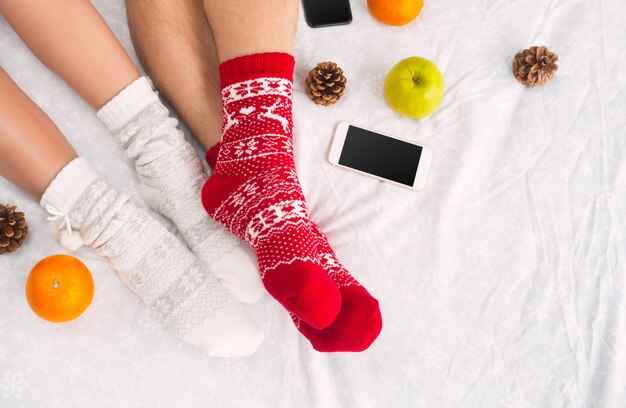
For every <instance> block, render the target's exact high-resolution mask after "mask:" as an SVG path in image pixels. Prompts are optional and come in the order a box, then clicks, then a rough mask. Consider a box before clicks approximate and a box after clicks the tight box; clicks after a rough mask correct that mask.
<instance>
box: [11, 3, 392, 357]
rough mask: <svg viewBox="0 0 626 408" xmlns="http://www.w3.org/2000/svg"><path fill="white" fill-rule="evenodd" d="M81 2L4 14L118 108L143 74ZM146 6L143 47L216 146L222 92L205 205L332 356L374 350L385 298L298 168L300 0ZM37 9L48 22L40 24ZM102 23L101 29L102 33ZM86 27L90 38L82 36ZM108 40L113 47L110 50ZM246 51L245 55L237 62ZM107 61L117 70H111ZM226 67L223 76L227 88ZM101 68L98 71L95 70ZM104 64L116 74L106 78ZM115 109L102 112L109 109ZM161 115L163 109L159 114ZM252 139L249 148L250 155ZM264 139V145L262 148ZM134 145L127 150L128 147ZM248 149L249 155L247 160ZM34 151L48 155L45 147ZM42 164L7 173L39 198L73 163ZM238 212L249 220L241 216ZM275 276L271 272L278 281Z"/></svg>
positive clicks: (47, 59)
mask: <svg viewBox="0 0 626 408" xmlns="http://www.w3.org/2000/svg"><path fill="white" fill-rule="evenodd" d="M79 3H80V6H81V8H83V9H84V10H83V13H82V15H81V13H79V12H77V9H78V7H77V6H76V4H75V3H72V4H71V5H68V4H65V3H63V2H61V1H60V0H57V1H54V2H49V1H48V2H44V1H43V0H36V1H32V2H28V3H23V2H22V3H20V2H18V3H16V2H9V1H8V0H0V12H2V13H3V14H4V15H5V17H6V18H7V20H8V21H9V22H10V23H11V24H12V25H13V27H14V28H15V29H16V31H17V32H18V33H19V34H20V36H21V37H22V38H23V39H24V41H25V42H26V43H27V44H28V45H29V46H30V47H31V48H32V49H33V50H34V52H35V53H36V54H37V55H38V56H39V57H40V59H41V60H42V61H43V62H44V63H45V64H46V65H47V66H48V67H50V68H51V69H52V70H54V71H55V72H56V73H57V74H59V75H60V76H61V77H62V78H64V79H65V80H66V81H67V82H68V83H69V84H70V85H71V86H72V87H73V88H74V89H75V90H76V91H77V92H78V93H79V94H81V95H82V96H83V97H84V98H85V100H86V101H87V102H88V103H90V104H91V105H92V106H93V107H94V108H96V109H100V108H102V105H103V104H104V103H106V105H107V106H109V104H110V102H109V103H107V101H108V100H110V98H111V97H112V96H113V95H116V94H117V93H118V92H120V90H121V89H124V91H123V93H124V92H126V91H127V90H128V88H125V87H126V86H127V85H128V84H129V83H131V82H132V83H133V84H134V83H135V79H136V78H137V77H138V73H137V71H136V69H134V67H132V64H131V63H130V60H129V59H128V57H127V56H126V54H125V53H124V52H123V50H121V47H120V46H119V44H117V42H116V41H114V39H111V38H112V34H111V33H110V31H109V30H108V28H106V25H105V24H104V23H103V22H102V20H101V19H99V16H98V19H95V18H92V19H90V20H91V21H88V22H86V20H85V16H86V15H91V16H94V13H95V10H94V9H93V8H91V10H90V11H88V10H86V9H87V8H89V7H90V4H89V3H86V0H82V2H79ZM141 3H142V2H141V1H136V2H135V1H129V2H128V6H129V20H130V22H131V31H132V33H133V38H134V40H135V45H136V47H137V49H138V50H139V54H140V55H141V57H142V60H143V62H144V64H145V65H146V67H147V69H148V71H149V72H150V73H151V74H152V76H153V78H154V81H155V83H156V84H157V86H158V87H159V88H160V90H161V91H162V92H163V93H164V95H165V96H166V97H167V98H168V99H169V100H170V102H172V104H173V105H174V106H175V108H176V109H177V110H178V111H179V113H180V114H181V116H182V117H183V119H184V120H185V121H186V123H187V125H188V126H189V127H190V128H191V129H192V131H193V133H194V134H195V135H196V137H197V138H198V139H199V141H200V143H201V144H202V145H203V146H204V147H205V148H207V149H208V148H210V147H211V146H212V145H214V144H215V143H216V142H217V141H218V140H219V139H220V137H219V136H220V133H221V132H220V131H219V125H218V124H219V123H220V115H219V111H220V104H219V99H220V98H219V93H218V92H217V90H218V89H220V88H221V91H222V98H223V100H224V101H225V102H224V108H223V112H224V115H225V122H224V124H225V127H224V135H223V137H222V139H221V142H222V144H221V145H222V147H221V149H220V150H219V151H220V153H219V156H217V159H216V160H217V161H216V170H215V173H214V175H213V177H212V178H211V179H210V180H209V181H208V182H207V183H206V185H205V188H204V190H203V202H204V204H205V208H207V211H208V212H209V213H210V214H211V215H212V216H214V217H215V218H216V219H218V221H220V222H221V223H222V224H223V225H226V226H227V227H228V229H229V230H231V231H232V232H235V233H236V234H237V235H238V236H239V237H240V238H242V239H244V238H245V239H246V241H248V243H250V244H251V245H252V246H253V247H254V249H255V250H256V252H257V255H258V256H259V261H260V262H259V263H260V267H261V273H262V276H264V277H265V278H264V283H265V286H266V288H267V289H268V290H269V291H270V293H272V295H274V297H276V299H278V300H279V301H281V303H282V304H283V305H284V306H285V307H286V308H287V310H289V311H290V312H291V313H292V317H293V319H294V323H295V324H296V326H297V327H298V329H299V330H300V331H301V332H302V333H303V334H305V336H306V337H307V338H309V340H311V342H312V344H313V345H314V347H315V348H317V349H318V350H322V351H338V350H343V351H357V350H363V349H364V348H367V347H368V346H369V344H371V342H372V341H373V340H374V339H375V338H376V336H377V335H378V332H379V331H380V328H381V318H380V312H379V309H378V302H377V301H376V300H375V299H374V298H373V297H371V295H369V293H368V292H367V291H366V290H365V289H364V288H363V287H362V286H360V285H359V284H358V282H356V280H354V278H352V276H350V275H349V273H348V272H347V271H346V270H345V269H344V268H343V266H341V264H340V263H339V261H338V260H337V259H336V257H335V255H334V253H333V252H332V249H331V248H330V246H329V245H328V242H327V240H326V238H325V237H324V235H323V234H322V233H321V232H320V231H319V229H318V228H317V226H315V225H314V224H313V223H311V222H310V220H309V218H308V214H307V210H306V205H305V203H304V197H303V195H302V191H301V188H300V185H299V182H298V180H297V176H296V175H295V167H294V162H293V145H292V129H293V122H292V119H291V110H292V109H291V98H292V76H293V58H292V57H291V56H290V55H288V54H289V53H290V52H291V49H292V43H293V37H294V34H295V21H296V13H297V1H296V0H272V1H268V2H254V1H252V0H232V1H229V2H222V1H220V0H205V1H204V2H203V3H198V2H190V3H188V2H182V1H181V2H180V3H176V4H172V3H167V2H164V1H163V2H144V3H145V4H141ZM199 11H203V13H199ZM95 14H97V13H95ZM203 15H204V16H205V17H206V19H204V18H203V17H202V16H203ZM30 16H38V17H37V18H35V22H33V18H32V17H30ZM94 17H95V16H94ZM38 19H39V20H41V19H43V20H45V21H37V20H38ZM81 20H82V21H81ZM96 20H97V21H96ZM96 23H98V24H97V25H100V26H102V27H100V28H101V29H99V30H93V25H95V24H96ZM34 27H36V28H34ZM60 27H61V28H60ZM87 32H89V33H90V34H89V35H86V36H84V37H81V34H84V33H87ZM105 41H113V42H114V43H115V44H109V46H108V47H101V42H105ZM51 42H52V44H50V43H51ZM82 51H89V52H86V53H84V54H83V53H82ZM252 54H257V55H252ZM76 55H79V56H80V57H78V58H77V57H76ZM207 56H208V57H207ZM238 56H242V58H241V59H238V58H235V57H238ZM85 57H87V58H85ZM104 60H106V61H107V62H108V63H110V64H111V65H110V66H106V67H105V68H103V67H102V62H103V61H104ZM218 63H220V64H221V65H219V75H220V76H221V80H222V82H221V84H220V85H219V86H218V83H217V79H218V72H217V71H218V65H217V64H218ZM92 68H96V69H95V71H94V72H95V74H94V73H93V72H90V70H91V69H92ZM126 68H128V69H126ZM101 69H104V70H106V71H107V73H108V74H109V75H108V76H107V75H105V76H101V75H100V74H101ZM111 73H113V74H112V75H111ZM94 83H98V85H97V86H94ZM13 88H15V87H14V86H13ZM242 92H243V93H242ZM144 93H145V92H144ZM120 95H121V94H120ZM120 95H118V96H116V97H115V98H114V99H117V98H119V97H120ZM242 95H243V96H242ZM107 106H105V107H104V108H102V109H100V112H99V115H101V114H102V113H103V111H104V110H106V108H107ZM126 106H132V104H126ZM146 109H147V108H146ZM156 110H157V111H159V109H156ZM113 111H115V109H113ZM118 111H119V109H118ZM161 112H162V110H161ZM155 115H157V116H158V115H160V114H159V113H158V112H155ZM113 116H115V115H113ZM122 116H123V115H122ZM106 117H109V119H111V117H110V116H109V115H102V116H101V119H103V121H104V122H105V123H107V126H109V129H111V130H112V131H113V128H115V126H112V125H111V124H112V121H109V120H105V118H106ZM0 119H1V118H0ZM163 119H164V122H163V123H161V122H160V123H158V124H154V127H153V130H154V131H155V132H157V133H158V132H163V131H164V128H167V127H168V125H167V124H166V123H165V122H167V120H166V119H165V118H163ZM169 123H170V124H171V121H170V122H169ZM144 125H145V122H144V121H141V120H140V121H138V122H137V126H130V128H128V129H125V130H122V132H121V135H119V136H120V139H121V140H123V141H124V143H126V142H128V143H129V144H130V145H132V144H133V142H132V140H133V139H134V140H135V141H137V137H136V136H137V133H141V132H142V128H144V127H145V126H144ZM161 125H162V126H161ZM148 127H149V128H151V126H148ZM52 128H54V126H46V127H45V128H43V127H42V128H41V129H30V130H31V131H38V132H35V133H40V134H42V133H45V132H46V131H48V132H53V131H52V130H51V129H52ZM144 130H145V129H144ZM228 130H230V131H228ZM57 133H58V131H57ZM114 133H115V132H114ZM57 136H59V137H56V138H54V137H51V138H50V140H54V141H56V142H59V143H60V141H61V140H62V137H60V135H58V134H57ZM155 136H156V135H155ZM161 136H162V134H160V136H158V137H156V138H155V137H152V138H151V139H152V141H153V142H156V143H154V144H155V148H154V149H153V150H152V151H151V152H149V153H150V154H149V155H151V157H154V155H158V154H159V153H161V149H158V148H156V147H157V145H159V141H160V140H161ZM170 136H172V135H171V134H170ZM139 138H140V139H141V141H140V142H138V143H136V145H135V146H134V147H133V146H131V149H132V150H134V153H131V155H133V154H138V155H139V156H141V152H140V150H141V148H142V146H143V142H146V141H148V139H146V138H145V137H144V136H141V135H140V136H139ZM175 139H176V137H173V138H169V139H168V140H169V141H170V142H172V143H174V142H176V140H175ZM31 141H32V142H35V141H36V140H31ZM65 143H66V142H65ZM168 143H169V142H168ZM244 145H245V146H248V147H246V148H245V149H243V150H242V149H241V148H242V146H244ZM160 146H165V147H169V146H170V145H169V144H167V143H166V144H165V145H163V144H161V145H160ZM259 146H260V147H262V151H261V150H260V151H258V152H257V153H253V152H254V151H255V150H257V148H258V147H259ZM68 147H69V146H66V147H65V148H63V149H59V151H63V152H65V153H67V156H66V160H65V162H66V163H67V161H69V160H71V159H72V158H73V157H75V154H74V153H73V151H71V148H68ZM47 148H48V149H49V148H50V146H47V145H46V146H43V148H40V149H38V150H39V155H40V156H46V155H47V153H46V150H45V149H47ZM233 149H234V151H233ZM0 150H2V149H0ZM213 150H214V151H217V150H216V149H215V148H214V149H213ZM126 151H127V154H128V153H129V151H130V150H129V149H127V150H126ZM224 151H226V153H223V152H224ZM229 151H230V152H229ZM244 152H245V153H244ZM146 153H148V152H146ZM179 153H180V152H179ZM242 153H243V154H245V155H247V157H239V156H238V155H239V154H242ZM0 155H2V156H3V155H6V152H3V153H0ZM233 155H235V156H237V157H235V156H233ZM144 156H145V155H144ZM0 158H2V157H0ZM32 158H33V159H35V160H37V159H38V158H40V157H38V156H37V154H35V155H33V157H32ZM144 158H146V157H144ZM274 159H276V160H274ZM139 160H140V161H141V157H139ZM248 160H250V161H248ZM10 163H11V164H15V165H16V166H14V167H13V170H12V173H14V172H15V169H17V172H19V171H20V170H23V168H21V169H20V167H19V166H20V164H23V163H20V162H10ZM43 163H44V165H42V166H40V167H39V170H38V171H37V172H35V174H30V175H29V176H27V177H26V176H24V177H13V176H12V174H8V175H7V178H9V179H11V180H13V181H15V182H16V184H18V185H19V186H20V187H22V188H23V189H25V190H27V191H30V192H32V193H33V194H34V195H36V196H37V195H39V194H41V186H46V185H47V183H48V182H49V180H50V179H51V178H52V177H54V174H56V172H58V167H59V165H61V166H62V163H63V160H56V159H55V160H48V161H45V160H44V161H43ZM60 163H61V164H60ZM144 163H145V164H147V165H148V166H147V167H151V168H152V170H155V171H156V172H157V173H159V172H160V170H161V169H164V168H170V169H172V168H173V166H172V165H173V163H167V164H168V166H159V165H156V166H155V165H154V163H153V162H152V161H151V160H148V161H144ZM179 163H180V161H179ZM150 164H152V165H151V166H150ZM214 164H215V163H214ZM248 164H249V165H248ZM136 167H137V161H136ZM63 171H65V170H63ZM138 172H139V169H138ZM161 173H162V172H161ZM150 177H152V176H150ZM140 178H141V173H140ZM20 183H21V184H20ZM268 183H269V184H268ZM191 190H193V189H188V191H187V193H189V192H190V191H191ZM254 192H257V193H254ZM96 193H97V192H96ZM186 197H187V199H188V200H186V202H191V201H193V199H194V197H193V195H190V194H186ZM44 198H45V197H44ZM242 200H243V201H242ZM183 201H185V200H183ZM153 208H154V206H153ZM225 208H226V210H224V209H225ZM240 212H243V213H245V214H246V216H245V217H243V218H242V217H240V216H239V215H236V213H240ZM169 218H172V217H169ZM172 220H173V221H174V222H175V224H176V221H175V220H174V218H172ZM235 224H237V225H235ZM177 226H179V225H178V224H177ZM179 229H180V226H179ZM181 232H183V236H185V232H184V231H181ZM188 241H189V240H188ZM263 264H266V266H268V267H267V268H265V267H264V266H263ZM267 271H270V272H272V273H270V274H269V275H270V278H267V276H268V274H266V272H267ZM279 271H280V272H281V273H279Z"/></svg>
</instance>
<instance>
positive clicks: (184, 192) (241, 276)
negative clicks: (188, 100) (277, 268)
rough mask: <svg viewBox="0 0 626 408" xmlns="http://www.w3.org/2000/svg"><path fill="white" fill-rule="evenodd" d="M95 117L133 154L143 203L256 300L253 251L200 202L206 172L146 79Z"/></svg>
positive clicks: (259, 290)
mask: <svg viewBox="0 0 626 408" xmlns="http://www.w3.org/2000/svg"><path fill="white" fill-rule="evenodd" d="M98 117H99V118H100V119H101V120H102V121H103V122H104V124H105V125H106V126H107V127H108V128H109V130H110V131H111V133H113V135H114V136H115V137H116V138H117V139H119V140H120V142H121V144H122V147H123V148H124V150H125V152H126V155H127V157H128V158H130V159H132V160H133V162H134V164H135V169H136V170H137V174H138V175H139V180H140V181H141V192H142V196H143V198H144V199H145V201H146V203H147V204H148V205H149V206H150V207H152V208H153V209H154V210H156V211H158V212H160V213H161V214H163V215H164V216H166V217H167V218H169V219H171V220H172V222H173V223H174V225H176V227H177V228H178V230H179V231H180V232H181V234H182V235H183V237H184V238H185V240H186V241H187V243H188V244H189V247H190V249H191V251H192V252H194V253H195V254H196V255H197V256H198V257H199V258H200V259H201V260H202V261H204V262H205V263H206V264H207V265H208V266H209V268H210V270H211V272H213V274H214V275H215V276H216V277H217V278H218V280H219V281H220V283H222V285H224V287H226V288H227V289H229V290H230V291H231V292H233V294H234V295H235V297H237V299H239V300H240V301H241V302H244V303H253V302H255V301H257V300H258V299H259V298H260V297H261V295H262V294H263V292H264V289H263V285H262V284H261V279H260V276H259V272H258V268H257V264H256V257H255V255H254V253H253V252H252V251H251V250H250V249H249V248H248V247H247V246H245V245H243V243H242V242H241V240H239V239H238V238H237V237H235V236H234V235H232V234H231V233H230V232H228V231H226V230H225V229H224V228H222V226H220V225H219V224H218V223H216V222H215V221H213V219H211V218H210V217H209V216H208V214H207V213H206V211H205V210H204V208H203V207H202V202H201V200H200V190H201V189H202V186H203V185H204V183H205V182H206V180H207V178H208V175H207V173H206V172H205V170H204V167H203V166H202V161H201V160H200V157H199V156H198V154H197V153H196V151H195V149H194V148H193V146H192V145H191V144H190V143H189V142H188V141H187V140H186V139H185V135H184V134H183V132H182V131H181V130H180V129H178V127H177V125H178V121H177V120H176V119H174V118H172V117H171V116H170V115H169V111H168V110H167V108H166V107H165V106H164V105H163V103H161V101H160V100H159V97H158V94H157V93H156V92H155V91H154V90H153V89H152V87H151V85H150V81H149V79H148V78H146V77H141V78H139V79H137V80H135V81H134V82H133V83H131V84H130V85H129V86H128V87H126V88H125V89H124V90H123V91H122V92H120V93H119V94H118V95H117V96H115V97H114V98H113V99H111V101H109V102H108V103H107V104H106V105H105V106H104V107H103V108H102V109H100V111H98Z"/></svg>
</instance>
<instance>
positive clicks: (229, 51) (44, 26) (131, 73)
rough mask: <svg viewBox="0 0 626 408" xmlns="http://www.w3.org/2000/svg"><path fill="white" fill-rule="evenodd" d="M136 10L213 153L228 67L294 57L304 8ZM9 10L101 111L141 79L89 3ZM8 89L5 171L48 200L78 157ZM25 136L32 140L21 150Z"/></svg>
mask: <svg viewBox="0 0 626 408" xmlns="http://www.w3.org/2000/svg"><path fill="white" fill-rule="evenodd" d="M127 7H128V15H129V24H130V27H131V30H132V35H133V40H134V41H135V45H136V48H137V52H138V54H139V56H140V58H141V60H142V63H143V64H144V67H145V68H146V70H147V71H148V73H149V74H151V75H152V79H153V81H154V82H155V84H156V85H157V88H158V89H159V90H160V91H161V92H162V93H163V95H164V96H165V97H166V98H167V99H168V100H169V101H170V102H171V103H172V104H173V105H174V107H175V108H176V110H177V111H178V113H179V114H180V115H181V117H182V119H183V120H184V121H185V123H186V124H187V126H188V127H189V128H190V129H191V131H192V133H193V134H194V135H195V137H196V138H197V139H198V141H199V142H200V144H201V145H202V147H204V148H205V149H207V150H208V149H209V148H210V147H212V146H213V145H215V144H216V143H217V142H218V141H219V139H220V136H221V132H220V127H221V123H222V116H221V97H220V91H219V74H218V64H219V62H221V61H225V60H227V59H230V58H233V57H237V56H239V55H246V54H252V53H256V52H263V51H283V52H291V49H292V47H293V38H294V35H295V25H296V16H297V8H298V3H297V1H296V0H271V1H262V2H258V1H253V0H233V1H228V2H224V1H220V0H206V1H204V3H202V2H201V1H200V0H190V1H185V0H175V1H168V0H156V1H150V0H129V1H128V2H127ZM205 10H206V12H205ZM0 13H1V14H3V15H4V17H5V18H6V19H7V21H8V22H9V23H10V24H11V26H12V27H13V28H14V29H15V31H16V32H17V33H18V35H19V36H20V37H21V38H22V40H23V41H24V42H25V43H26V45H28V47H29V48H30V49H31V50H32V51H33V53H34V54H35V55H36V56H37V57H38V58H39V59H40V60H41V61H42V62H43V63H44V64H45V65H46V66H47V67H48V68H50V69H51V70H52V71H54V72H55V73H56V74H57V75H59V76H60V77H61V78H63V80H65V81H66V82H67V83H68V84H69V85H70V86H71V87H72V88H73V89H74V90H75V91H76V92H77V93H78V94H79V95H81V97H82V98H83V99H84V100H85V101H86V102H87V103H89V104H90V105H91V106H92V107H93V108H94V109H100V108H102V106H104V104H105V103H106V102H108V101H109V100H111V98H113V97H114V96H115V95H117V94H118V93H119V92H120V91H121V90H122V89H124V88H125V87H126V86H127V85H128V84H130V83H131V82H132V81H134V80H135V79H137V78H138V77H139V76H140V74H139V72H138V71H137V68H136V67H135V66H134V64H133V63H132V61H131V60H130V58H129V57H128V55H127V54H126V52H125V51H124V49H123V48H122V46H121V45H120V44H119V42H118V41H117V39H116V38H115V36H114V35H113V33H112V32H111V30H110V29H109V27H108V26H107V25H106V23H105V22H104V21H103V20H102V18H101V16H100V15H99V14H98V12H97V10H96V9H95V8H94V7H93V6H92V5H91V3H90V2H89V1H88V0H79V1H72V2H66V1H63V0H53V1H50V0H29V1H12V0H0ZM209 21H211V25H209ZM76 33H81V34H80V35H76ZM216 44H219V47H216ZM0 89H2V93H1V94H0V101H1V102H2V104H1V105H2V106H0V174H1V175H2V176H4V177H5V178H7V179H8V180H10V181H11V182H13V183H14V184H15V185H17V186H18V187H20V188H21V189H23V190H24V191H26V192H28V193H30V194H32V195H33V196H34V197H36V198H39V197H41V195H42V194H43V191H44V190H45V188H46V187H47V186H48V185H49V184H50V181H51V180H52V179H53V178H54V176H55V175H56V174H57V173H58V172H59V171H60V170H61V169H62V168H63V166H64V165H65V164H67V163H68V162H69V161H71V160H72V159H74V158H75V157H76V153H75V152H74V150H73V149H72V147H71V146H70V145H69V143H68V142H67V141H66V139H65V138H64V137H63V136H62V134H61V133H60V132H59V130H58V129H57V128H56V126H55V125H54V124H53V123H52V122H51V121H50V120H49V119H48V118H47V116H46V115H45V114H44V113H43V112H41V111H40V110H39V108H38V107H37V106H36V105H35V104H34V103H33V102H32V101H30V99H28V97H26V96H25V95H24V94H23V93H22V92H21V91H20V90H19V88H18V87H17V86H16V85H15V84H14V83H13V82H12V81H11V79H10V78H9V77H8V75H6V73H4V71H2V73H0ZM9 98H10V100H11V101H12V102H11V103H9ZM17 118H21V119H25V118H37V120H18V119H17ZM18 136H19V138H20V139H21V140H23V143H19V144H15V143H12V142H13V141H15V140H18ZM8 146H11V148H10V149H9V148H8ZM34 146H37V147H38V148H33V147H34Z"/></svg>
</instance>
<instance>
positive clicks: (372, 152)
mask: <svg viewBox="0 0 626 408" xmlns="http://www.w3.org/2000/svg"><path fill="white" fill-rule="evenodd" d="M421 155H422V147H421V146H417V145H414V144H412V143H407V142H404V141H402V140H398V139H394V138H391V137H388V136H384V135H381V134H378V133H374V132H370V131H369V130H365V129H361V128H358V127H356V126H349V127H348V133H347V134H346V141H345V142H344V144H343V148H342V149H341V155H340V156H339V164H341V165H342V166H346V167H350V168H353V169H355V170H360V171H362V172H365V173H369V174H373V175H375V176H378V177H382V178H385V179H387V180H392V181H395V182H397V183H401V184H404V185H407V186H413V182H414V181H415V175H416V174H417V167H418V165H419V162H420V157H421Z"/></svg>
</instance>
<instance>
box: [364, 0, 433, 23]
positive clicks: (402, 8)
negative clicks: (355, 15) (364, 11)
mask: <svg viewBox="0 0 626 408" xmlns="http://www.w3.org/2000/svg"><path fill="white" fill-rule="evenodd" d="M367 6H368V7H369V9H370V13H372V15H373V16H374V17H375V18H376V19H378V20H380V21H381V22H383V23H385V24H389V25H392V26H402V25H405V24H408V23H410V22H411V21H413V20H414V19H415V17H417V16H418V15H419V14H420V11H422V7H424V0H367Z"/></svg>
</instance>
